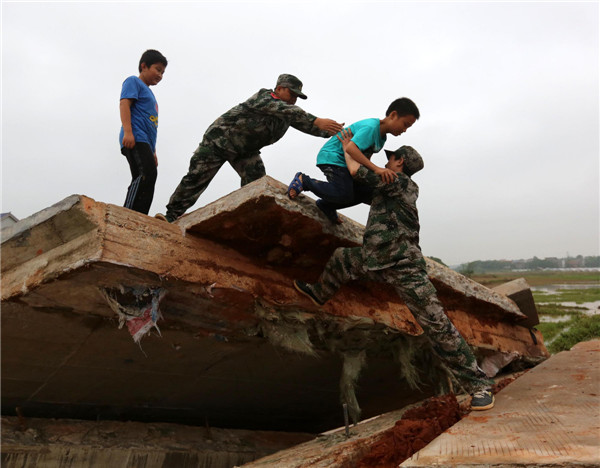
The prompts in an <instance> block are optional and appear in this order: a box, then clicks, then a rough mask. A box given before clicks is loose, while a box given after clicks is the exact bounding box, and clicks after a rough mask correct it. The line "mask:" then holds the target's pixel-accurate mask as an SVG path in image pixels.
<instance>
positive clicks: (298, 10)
mask: <svg viewBox="0 0 600 468" xmlns="http://www.w3.org/2000/svg"><path fill="white" fill-rule="evenodd" d="M598 43H599V9H598V2H596V1H594V2H579V3H576V2H563V3H555V2H529V3H525V2H494V3H484V2H460V3H458V2H418V3H416V2H415V3H413V2H394V1H392V2H390V1H388V2H372V1H369V2H367V1H361V2H352V1H346V2H333V1H323V0H322V1H319V2H312V1H308V2H306V1H304V2H294V3H285V2H280V1H277V2H255V1H246V2H227V1H219V2H181V3H179V2H168V3H166V2H165V3H162V2H160V3H157V2H152V3H150V2H127V3H125V2H110V3H109V2H93V3H87V2H60V3H58V2H22V1H19V2H9V1H3V2H2V211H3V212H6V211H10V212H12V213H13V214H14V215H15V216H17V217H18V218H24V217H26V216H29V215H31V214H33V213H34V212H36V211H39V210H41V209H43V208H45V207H47V206H50V205H52V204H53V203H56V202H58V201H60V200H62V199H63V198H65V197H67V196H69V195H70V194H73V193H79V194H84V195H87V196H89V197H92V198H94V199H95V200H97V201H102V202H107V203H114V204H118V205H122V204H123V201H124V199H125V194H126V191H127V186H128V185H129V182H130V173H129V167H128V165H127V162H126V160H125V158H124V157H123V156H121V154H120V149H119V143H118V133H119V128H120V119H119V95H120V91H121V84H122V82H123V80H124V79H125V78H126V77H128V76H130V75H137V74H138V72H137V64H138V61H139V58H140V56H141V54H142V52H143V51H144V50H146V49H148V48H155V49H158V50H160V51H161V52H162V53H163V54H164V55H165V56H166V57H167V59H168V60H169V65H168V67H167V70H166V73H165V76H164V78H163V81H162V82H161V83H160V84H159V85H157V86H155V87H153V88H152V90H153V92H154V94H155V96H156V98H157V100H158V103H159V107H160V113H159V128H158V143H157V153H158V158H159V167H158V174H159V175H158V181H157V185H156V192H155V196H154V202H153V205H152V208H151V211H150V213H151V214H152V215H153V214H154V213H156V212H163V213H164V211H165V204H166V203H167V201H168V199H169V197H170V195H171V193H172V192H173V190H174V189H175V187H176V186H177V184H178V183H179V181H180V180H181V177H182V176H183V175H184V174H185V173H186V172H187V168H188V165H189V159H190V157H191V155H192V153H193V151H194V150H195V149H196V147H197V145H198V143H199V142H200V141H201V140H202V136H203V134H204V131H205V130H206V128H207V127H208V126H209V125H210V124H211V123H212V122H213V121H214V120H215V119H216V118H217V117H218V116H219V115H220V114H222V113H223V112H225V111H227V110H228V109H230V108H231V107H233V106H234V105H236V104H237V103H239V102H242V101H244V100H246V99H247V98H248V97H250V96H251V95H252V94H254V93H255V92H256V91H258V90H259V89H260V88H263V87H266V88H272V87H273V86H274V85H275V81H276V79H277V76H278V75H279V74H280V73H292V74H294V75H296V76H298V77H299V78H300V79H301V80H302V81H303V82H304V92H305V93H306V94H307V95H308V100H306V101H302V100H299V101H298V104H299V105H300V106H301V107H303V108H304V109H305V110H307V111H308V112H311V113H313V114H315V115H317V116H319V117H329V118H333V119H335V120H337V121H339V122H345V123H347V124H350V123H352V122H355V121H357V120H361V119H364V118H369V117H377V118H383V117H384V115H385V110H386V109H387V106H388V105H389V103H390V102H391V101H392V100H394V99H396V98H398V97H402V96H407V97H410V98H411V99H413V100H414V101H415V102H416V104H417V105H418V107H419V109H420V111H421V119H420V120H419V121H417V123H416V124H415V125H414V126H413V127H412V128H411V129H410V130H409V131H408V132H407V133H405V134H404V135H402V136H401V137H393V136H390V137H389V138H388V140H387V143H386V145H385V147H386V148H387V149H396V148H397V147H399V146H401V145H403V144H407V145H411V146H413V147H415V148H416V149H417V150H418V151H419V152H420V153H421V154H422V156H423V159H424V160H425V169H424V170H423V171H421V172H420V173H419V174H417V175H415V177H414V180H415V181H416V182H417V183H418V184H419V186H420V197H419V202H418V207H419V213H420V218H421V247H422V249H423V252H424V254H425V255H429V256H436V257H440V258H441V259H442V260H443V261H444V262H446V263H447V264H452V265H454V264H458V263H463V262H467V261H472V260H477V259H481V260H484V259H518V258H530V257H532V256H534V255H535V256H538V257H540V258H543V257H550V256H558V257H562V256H565V255H567V253H569V254H570V255H577V254H582V255H598V254H599V139H600V138H599V92H598V91H599V77H598V71H599V55H598ZM325 141H326V140H324V139H321V138H317V137H312V136H309V135H305V134H303V133H300V132H298V131H296V130H294V129H290V130H289V131H288V133H287V134H286V135H285V136H284V137H283V139H282V140H280V141H279V142H278V143H275V144H274V145H272V146H269V147H266V148H264V150H263V151H262V154H263V160H264V162H265V166H266V168H267V174H269V175H270V176H272V177H274V178H276V179H278V180H280V181H282V182H285V183H286V184H287V183H289V181H290V180H291V178H292V177H293V175H294V173H295V172H296V171H303V172H306V173H308V174H310V175H311V176H314V177H317V178H320V179H323V178H324V177H323V175H322V173H321V172H320V170H319V169H318V168H317V167H316V166H315V162H316V154H317V152H318V150H319V148H320V147H321V146H322V144H324V143H325ZM373 160H374V161H375V163H376V164H379V165H383V164H384V161H385V156H384V153H383V151H382V152H381V153H378V154H376V155H374V156H373ZM237 188H239V177H238V176H237V174H235V172H234V171H233V170H232V169H231V168H230V167H229V166H228V165H226V166H224V167H223V168H222V169H221V171H220V172H219V174H218V175H217V177H216V178H215V179H214V180H213V182H212V184H211V185H210V186H209V188H208V190H207V191H206V192H205V193H204V194H203V195H202V196H201V197H200V199H199V200H198V202H197V204H196V205H195V207H194V208H198V207H201V206H204V205H206V204H208V203H210V202H212V201H214V200H216V199H217V198H220V197H221V196H224V195H226V194H227V193H229V192H231V191H233V190H236V189H237ZM344 214H346V215H347V216H350V217H352V218H354V219H356V220H357V221H359V222H361V223H363V224H364V223H365V222H366V218H367V214H368V208H367V207H365V206H361V207H357V208H352V209H349V210H345V212H344Z"/></svg>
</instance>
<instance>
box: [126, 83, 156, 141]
mask: <svg viewBox="0 0 600 468" xmlns="http://www.w3.org/2000/svg"><path fill="white" fill-rule="evenodd" d="M121 99H133V100H134V102H133V103H132V104H131V129H132V130H133V137H134V138H135V141H136V143H140V142H143V143H148V144H149V145H150V148H152V151H156V134H157V129H158V103H157V102H156V98H155V97H154V93H152V91H150V88H149V87H148V86H147V85H146V84H145V83H144V82H143V81H142V80H140V79H139V78H138V77H137V76H130V77H129V78H127V79H126V80H125V81H124V82H123V87H122V88H121ZM123 133H124V132H123V127H122V126H121V133H120V134H119V143H120V144H121V147H123Z"/></svg>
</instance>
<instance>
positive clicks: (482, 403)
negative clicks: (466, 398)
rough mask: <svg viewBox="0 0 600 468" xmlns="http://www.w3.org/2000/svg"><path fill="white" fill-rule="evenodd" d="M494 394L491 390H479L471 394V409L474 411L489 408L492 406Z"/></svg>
mask: <svg viewBox="0 0 600 468" xmlns="http://www.w3.org/2000/svg"><path fill="white" fill-rule="evenodd" d="M495 401H496V400H495V399H494V395H493V393H492V392H491V390H489V389H488V390H481V391H479V392H476V393H474V394H473V399H472V400H471V409H472V410H474V411H484V410H489V409H491V408H493V407H494V402H495Z"/></svg>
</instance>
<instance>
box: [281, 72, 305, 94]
mask: <svg viewBox="0 0 600 468" xmlns="http://www.w3.org/2000/svg"><path fill="white" fill-rule="evenodd" d="M277 86H283V87H284V88H289V89H290V91H292V92H293V93H294V94H296V95H297V96H298V97H299V98H300V99H306V94H304V93H303V92H302V81H300V80H299V79H298V78H296V77H295V76H294V75H288V74H285V73H284V74H283V75H279V78H277Z"/></svg>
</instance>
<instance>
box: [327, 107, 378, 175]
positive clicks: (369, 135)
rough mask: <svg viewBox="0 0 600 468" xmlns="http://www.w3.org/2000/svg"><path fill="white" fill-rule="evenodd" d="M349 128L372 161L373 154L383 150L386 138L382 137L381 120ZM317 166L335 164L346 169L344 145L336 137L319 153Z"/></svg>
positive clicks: (364, 121) (354, 124)
mask: <svg viewBox="0 0 600 468" xmlns="http://www.w3.org/2000/svg"><path fill="white" fill-rule="evenodd" d="M348 128H350V130H352V135H353V137H352V141H353V142H354V144H355V145H356V146H358V149H359V150H361V151H362V153H363V154H364V155H365V156H366V157H367V158H369V159H371V156H372V155H373V153H377V152H378V151H381V148H383V145H384V144H385V139H386V138H385V135H384V136H381V133H380V129H379V119H365V120H359V121H358V122H355V123H353V124H352V125H350V127H348ZM317 164H333V165H334V166H342V167H346V159H345V158H344V150H343V148H342V143H341V142H340V140H338V139H337V136H336V135H334V136H332V137H331V138H330V139H329V140H328V141H327V143H325V144H324V145H323V147H322V148H321V151H319V154H318V155H317Z"/></svg>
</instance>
